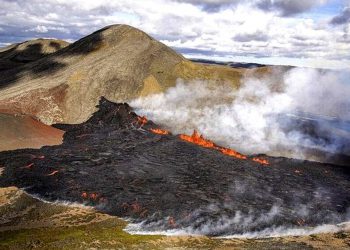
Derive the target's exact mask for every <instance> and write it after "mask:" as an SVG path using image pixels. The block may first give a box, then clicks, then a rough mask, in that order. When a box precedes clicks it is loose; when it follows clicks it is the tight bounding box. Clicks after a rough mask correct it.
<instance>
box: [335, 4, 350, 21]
mask: <svg viewBox="0 0 350 250" xmlns="http://www.w3.org/2000/svg"><path fill="white" fill-rule="evenodd" d="M348 22H350V7H346V8H344V9H343V11H342V12H341V13H340V14H339V15H337V16H335V17H333V18H332V20H331V24H333V25H340V24H345V23H348Z"/></svg>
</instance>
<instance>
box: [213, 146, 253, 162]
mask: <svg viewBox="0 0 350 250" xmlns="http://www.w3.org/2000/svg"><path fill="white" fill-rule="evenodd" d="M218 149H219V150H220V152H221V153H223V154H225V155H229V156H233V157H235V158H238V159H242V160H245V159H247V156H245V155H242V154H240V153H238V152H237V151H234V150H233V149H230V148H218Z"/></svg>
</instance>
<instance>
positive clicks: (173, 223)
mask: <svg viewBox="0 0 350 250" xmlns="http://www.w3.org/2000/svg"><path fill="white" fill-rule="evenodd" d="M168 224H169V226H171V227H176V222H175V219H174V217H172V216H170V217H169V219H168Z"/></svg>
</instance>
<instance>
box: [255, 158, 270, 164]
mask: <svg viewBox="0 0 350 250" xmlns="http://www.w3.org/2000/svg"><path fill="white" fill-rule="evenodd" d="M253 161H255V162H257V163H260V164H262V165H269V164H270V163H269V161H268V160H266V159H263V158H258V157H254V158H253Z"/></svg>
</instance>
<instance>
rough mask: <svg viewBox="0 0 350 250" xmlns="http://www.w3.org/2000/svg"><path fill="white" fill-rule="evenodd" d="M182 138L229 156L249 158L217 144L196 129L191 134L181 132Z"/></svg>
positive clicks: (242, 158)
mask: <svg viewBox="0 0 350 250" xmlns="http://www.w3.org/2000/svg"><path fill="white" fill-rule="evenodd" d="M180 138H181V139H182V140H184V141H188V142H191V143H194V144H197V145H200V146H202V147H206V148H213V149H216V150H219V151H220V152H221V153H223V154H225V155H229V156H232V157H235V158H238V159H241V160H245V159H247V156H245V155H242V154H240V153H238V152H237V151H235V150H233V149H230V148H223V147H218V146H216V145H215V144H214V142H212V141H210V140H207V139H205V138H204V137H203V136H202V135H200V134H199V133H198V132H197V131H196V130H194V131H193V134H192V135H191V136H189V135H183V134H181V135H180Z"/></svg>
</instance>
